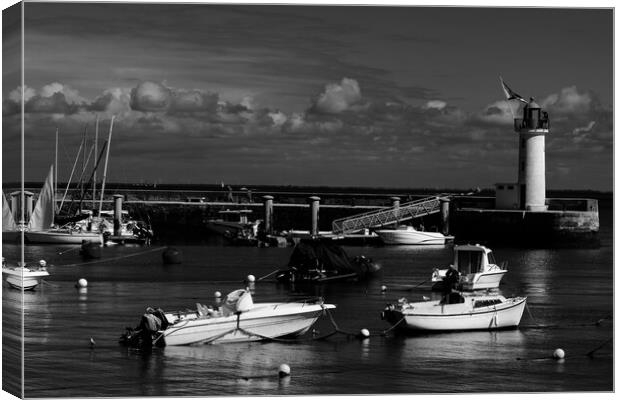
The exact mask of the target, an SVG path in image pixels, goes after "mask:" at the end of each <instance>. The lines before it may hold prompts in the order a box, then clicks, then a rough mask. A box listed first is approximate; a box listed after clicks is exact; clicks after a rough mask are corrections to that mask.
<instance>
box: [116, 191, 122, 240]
mask: <svg viewBox="0 0 620 400" xmlns="http://www.w3.org/2000/svg"><path fill="white" fill-rule="evenodd" d="M123 197H124V196H123V195H122V194H115V195H114V236H120V234H121V221H122V215H123Z"/></svg>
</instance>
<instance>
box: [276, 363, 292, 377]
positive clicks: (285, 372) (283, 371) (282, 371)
mask: <svg viewBox="0 0 620 400" xmlns="http://www.w3.org/2000/svg"><path fill="white" fill-rule="evenodd" d="M290 374H291V367H289V366H288V364H282V365H280V367H279V368H278V376H279V377H280V378H284V377H285V376H289V375H290Z"/></svg>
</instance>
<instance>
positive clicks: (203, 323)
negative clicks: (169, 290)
mask: <svg viewBox="0 0 620 400" xmlns="http://www.w3.org/2000/svg"><path fill="white" fill-rule="evenodd" d="M196 306H197V309H196V310H195V311H179V312H163V311H161V310H157V311H155V310H153V309H147V314H145V315H144V316H143V318H142V321H141V323H140V325H139V327H138V329H137V330H135V331H133V330H131V331H129V330H128V332H126V333H125V335H124V336H121V342H124V343H126V344H128V345H131V346H139V347H142V346H143V345H144V344H146V345H147V346H148V345H149V341H150V340H152V341H153V342H152V344H153V345H156V346H164V345H166V346H179V345H200V344H214V343H234V342H248V341H258V340H268V339H276V338H281V337H294V336H299V335H303V334H304V333H305V332H307V331H308V329H310V327H311V326H312V325H313V324H314V323H315V322H316V320H317V319H318V318H319V317H320V316H321V315H322V314H323V313H324V312H325V310H329V309H333V308H336V306H335V305H333V304H324V303H323V302H322V301H321V300H318V301H314V302H291V303H256V304H254V303H253V301H252V295H251V294H250V292H249V291H247V290H244V289H240V290H235V291H233V292H231V293H230V294H228V296H226V299H225V300H224V301H223V304H222V306H221V307H218V308H215V309H214V308H211V307H205V306H203V305H201V304H197V305H196ZM149 311H150V313H149ZM153 315H154V316H155V317H156V322H155V323H153V322H151V321H153V318H152V316H153ZM157 321H160V322H161V326H158V324H157ZM138 338H140V339H139V340H136V339H138Z"/></svg>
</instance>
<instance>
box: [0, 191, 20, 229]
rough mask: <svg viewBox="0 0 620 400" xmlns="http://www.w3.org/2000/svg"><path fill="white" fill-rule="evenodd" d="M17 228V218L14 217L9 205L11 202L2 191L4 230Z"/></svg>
mask: <svg viewBox="0 0 620 400" xmlns="http://www.w3.org/2000/svg"><path fill="white" fill-rule="evenodd" d="M16 230H17V224H16V223H15V219H14V218H13V213H12V212H11V207H9V202H8V201H7V200H6V196H5V195H4V192H2V231H3V232H8V231H16Z"/></svg>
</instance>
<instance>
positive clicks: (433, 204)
mask: <svg viewBox="0 0 620 400" xmlns="http://www.w3.org/2000/svg"><path fill="white" fill-rule="evenodd" d="M444 197H449V195H447V194H438V195H435V196H431V197H426V198H424V199H420V200H415V201H411V202H409V203H403V204H400V205H398V206H394V207H391V208H388V209H384V210H379V211H370V212H367V213H363V214H358V215H353V216H351V217H346V218H340V219H337V220H334V221H333V222H332V230H333V232H334V233H336V234H346V233H352V232H357V231H359V230H361V229H366V228H375V227H378V226H384V225H391V224H397V223H399V222H401V221H407V220H410V219H413V218H419V217H423V216H425V215H430V214H435V213H438V212H440V211H441V198H444Z"/></svg>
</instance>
